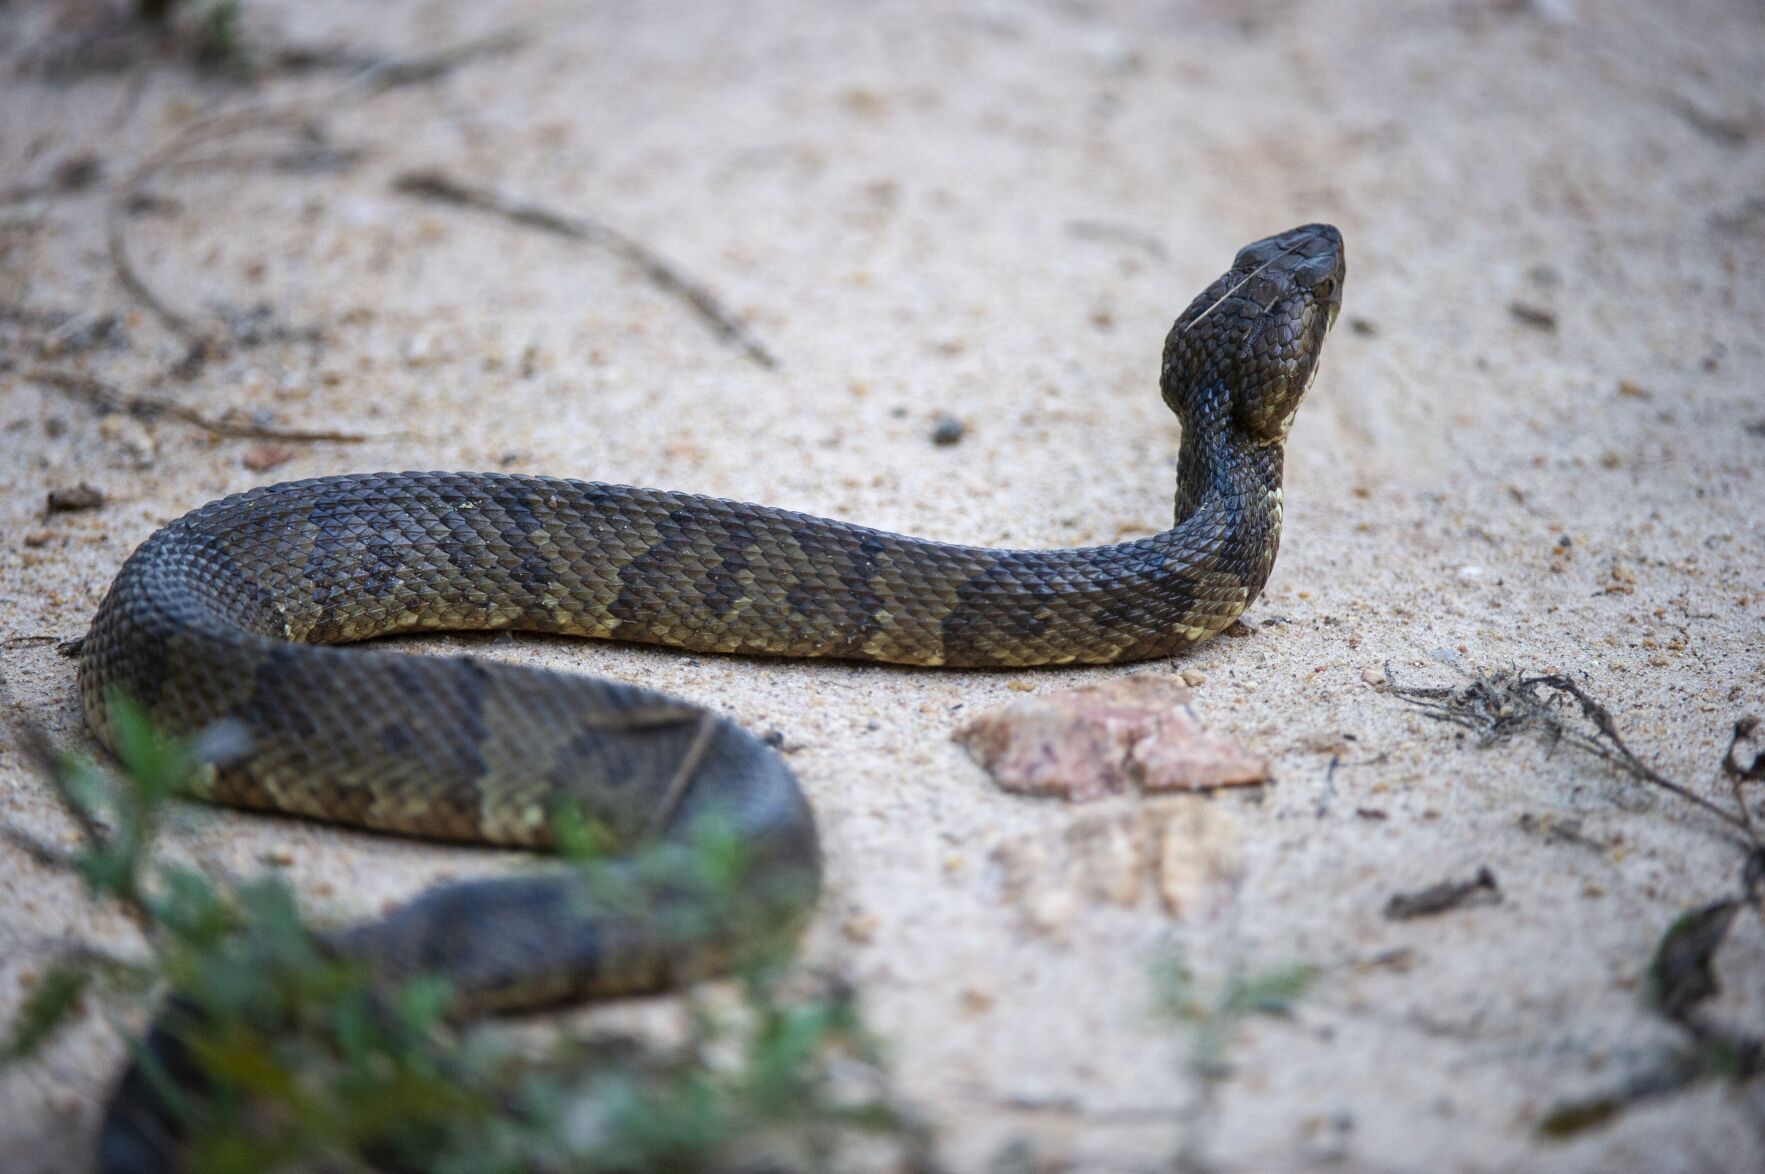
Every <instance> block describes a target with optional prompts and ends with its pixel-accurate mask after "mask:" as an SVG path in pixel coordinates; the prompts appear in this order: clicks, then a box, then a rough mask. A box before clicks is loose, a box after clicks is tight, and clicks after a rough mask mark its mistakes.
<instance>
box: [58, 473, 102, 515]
mask: <svg viewBox="0 0 1765 1174" xmlns="http://www.w3.org/2000/svg"><path fill="white" fill-rule="evenodd" d="M103 504H104V494H103V493H101V492H99V491H98V490H96V489H94V488H92V487H91V486H90V485H88V484H86V483H85V482H84V481H82V482H80V483H79V484H78V485H75V486H73V487H72V488H63V489H51V490H50V491H49V497H48V506H49V512H50V513H52V514H61V513H71V512H73V511H74V510H95V509H97V508H98V507H99V506H101V505H103Z"/></svg>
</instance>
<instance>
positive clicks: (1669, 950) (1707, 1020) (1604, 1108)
mask: <svg viewBox="0 0 1765 1174" xmlns="http://www.w3.org/2000/svg"><path fill="white" fill-rule="evenodd" d="M1762 900H1765V848H1754V849H1753V850H1752V851H1751V852H1750V853H1748V855H1747V859H1746V863H1745V864H1744V865H1743V866H1742V868H1741V886H1740V892H1739V893H1737V894H1736V895H1734V896H1730V897H1724V898H1722V899H1721V900H1718V901H1712V902H1710V903H1708V904H1706V905H1703V906H1701V907H1699V908H1697V909H1694V910H1692V911H1691V912H1690V913H1686V914H1683V915H1682V916H1680V917H1679V918H1678V920H1676V921H1674V923H1673V924H1672V925H1671V926H1669V927H1668V928H1667V932H1666V933H1665V934H1663V935H1662V936H1661V941H1660V944H1659V945H1657V946H1656V947H1655V956H1654V959H1653V961H1651V962H1650V964H1649V971H1648V998H1649V1003H1650V1005H1651V1006H1652V1007H1653V1008H1654V1009H1655V1010H1656V1011H1657V1012H1659V1013H1660V1014H1661V1015H1662V1016H1664V1017H1665V1018H1666V1019H1667V1020H1669V1021H1670V1022H1671V1023H1673V1024H1674V1026H1676V1027H1678V1028H1679V1029H1680V1030H1681V1031H1683V1032H1684V1033H1685V1037H1686V1042H1685V1044H1684V1045H1683V1046H1682V1047H1680V1048H1679V1049H1677V1050H1675V1051H1674V1052H1673V1053H1671V1054H1670V1055H1669V1056H1667V1057H1666V1058H1665V1059H1664V1060H1663V1061H1661V1062H1659V1063H1657V1064H1656V1065H1654V1066H1653V1067H1650V1068H1648V1069H1645V1070H1643V1071H1642V1072H1639V1073H1636V1074H1635V1075H1632V1076H1631V1077H1630V1078H1629V1079H1627V1080H1625V1081H1623V1082H1622V1083H1621V1084H1619V1085H1618V1086H1617V1087H1616V1088H1613V1089H1609V1090H1608V1091H1606V1092H1603V1093H1600V1094H1598V1095H1596V1096H1592V1097H1588V1098H1585V1099H1581V1100H1572V1101H1565V1102H1562V1103H1560V1104H1558V1105H1557V1106H1556V1107H1555V1108H1553V1109H1551V1110H1550V1112H1548V1113H1547V1114H1545V1116H1544V1118H1543V1119H1542V1120H1541V1121H1540V1122H1539V1123H1538V1131H1539V1133H1540V1134H1542V1135H1544V1136H1545V1137H1550V1138H1565V1137H1572V1136H1574V1135H1575V1134H1578V1133H1580V1132H1581V1131H1583V1130H1585V1129H1589V1128H1592V1127H1594V1126H1597V1125H1603V1124H1605V1123H1606V1122H1608V1121H1610V1120H1612V1119H1613V1118H1614V1117H1616V1116H1618V1114H1620V1113H1622V1112H1623V1111H1625V1110H1626V1109H1628V1108H1630V1107H1632V1106H1633V1105H1637V1104H1640V1103H1642V1102H1644V1101H1649V1100H1654V1099H1656V1098H1658V1097H1662V1096H1666V1095H1668V1094H1670V1093H1674V1092H1678V1091H1679V1090H1680V1089H1683V1088H1688V1087H1690V1086H1691V1085H1693V1084H1696V1083H1698V1082H1700V1081H1703V1080H1708V1079H1721V1080H1728V1081H1730V1082H1733V1083H1735V1084H1739V1083H1742V1082H1745V1081H1750V1080H1756V1079H1758V1078H1759V1077H1760V1076H1761V1075H1765V1036H1761V1035H1758V1034H1755V1032H1754V1031H1748V1030H1746V1029H1744V1028H1737V1027H1734V1026H1731V1025H1727V1024H1723V1023H1719V1022H1717V1021H1716V1020H1715V1019H1714V1018H1713V1017H1712V1016H1710V1015H1708V1014H1707V1013H1706V1012H1705V1011H1704V1009H1703V1004H1705V1003H1706V1002H1708V1001H1709V1000H1710V999H1711V998H1713V997H1714V996H1716V995H1717V994H1719V993H1720V991H1721V985H1720V983H1718V981H1717V979H1716V958H1717V954H1718V952H1719V951H1720V950H1721V949H1722V945H1723V943H1724V942H1726V941H1727V940H1728V933H1729V930H1730V929H1731V928H1732V927H1733V925H1734V922H1735V920H1736V918H1737V916H1738V915H1739V914H1740V912H1741V910H1742V909H1743V908H1745V907H1747V906H1748V905H1751V906H1752V907H1753V908H1754V909H1755V910H1759V909H1760V908H1761V902H1762Z"/></svg>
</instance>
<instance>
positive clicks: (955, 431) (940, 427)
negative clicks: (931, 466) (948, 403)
mask: <svg viewBox="0 0 1765 1174" xmlns="http://www.w3.org/2000/svg"><path fill="white" fill-rule="evenodd" d="M967 435H968V425H967V424H964V423H963V422H962V421H961V420H958V419H957V418H956V417H955V416H949V415H945V416H939V417H938V421H937V423H936V424H934V425H933V426H932V443H933V444H935V445H937V446H938V447H939V448H949V447H950V446H951V445H953V444H957V443H959V442H960V441H961V440H962V438H963V437H964V436H967Z"/></svg>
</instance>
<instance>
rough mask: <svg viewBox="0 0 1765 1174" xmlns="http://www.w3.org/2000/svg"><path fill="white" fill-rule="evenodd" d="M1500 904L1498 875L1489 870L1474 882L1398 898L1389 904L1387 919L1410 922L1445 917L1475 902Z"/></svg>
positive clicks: (1431, 888)
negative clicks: (1410, 920) (1421, 918)
mask: <svg viewBox="0 0 1765 1174" xmlns="http://www.w3.org/2000/svg"><path fill="white" fill-rule="evenodd" d="M1500 900H1501V886H1499V885H1497V884H1496V883H1495V874H1494V873H1493V872H1491V871H1489V869H1487V868H1479V869H1478V870H1477V875H1476V876H1474V877H1472V878H1471V879H1470V880H1462V881H1441V882H1440V883H1439V884H1434V885H1429V886H1428V887H1427V888H1425V889H1419V890H1417V891H1416V892H1413V893H1397V894H1394V895H1393V896H1392V898H1391V900H1389V901H1387V902H1385V916H1386V917H1389V918H1390V919H1391V920H1393V921H1407V920H1409V919H1410V918H1412V917H1431V916H1433V915H1434V914H1436V913H1445V912H1446V911H1447V910H1449V909H1457V908H1458V907H1459V906H1461V905H1465V904H1468V903H1471V902H1472V901H1476V902H1477V903H1478V904H1495V903H1496V902H1498V901H1500Z"/></svg>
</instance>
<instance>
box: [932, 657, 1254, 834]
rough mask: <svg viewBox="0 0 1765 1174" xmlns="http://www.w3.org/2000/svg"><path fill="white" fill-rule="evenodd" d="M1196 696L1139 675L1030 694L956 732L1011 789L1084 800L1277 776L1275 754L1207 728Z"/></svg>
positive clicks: (1176, 684)
mask: <svg viewBox="0 0 1765 1174" xmlns="http://www.w3.org/2000/svg"><path fill="white" fill-rule="evenodd" d="M1191 697H1192V694H1191V693H1190V692H1189V689H1188V688H1187V687H1186V686H1185V685H1184V684H1183V683H1182V681H1181V680H1180V679H1178V678H1176V677H1166V676H1160V675H1158V674H1155V673H1137V674H1135V675H1134V676H1130V677H1120V678H1117V679H1116V680H1113V681H1106V682H1103V683H1101V684H1097V685H1085V686H1081V687H1080V688H1077V689H1063V690H1061V691H1059V692H1057V693H1047V694H1043V695H1041V696H1038V697H1031V698H1027V699H1025V700H1023V701H1019V702H1017V703H1016V704H1013V705H1010V706H1007V707H1006V708H1004V709H1001V710H994V711H993V712H991V713H986V714H982V715H981V716H980V717H978V718H976V719H975V720H973V721H971V722H969V723H968V724H967V725H964V726H963V727H961V728H960V729H958V730H957V731H956V732H955V734H954V735H952V737H953V738H954V739H955V741H956V742H958V743H960V744H961V745H962V747H963V748H964V749H966V750H967V751H968V753H969V754H970V756H972V757H973V758H974V760H975V761H976V762H978V763H980V765H981V767H982V768H983V769H984V770H986V772H987V773H988V774H989V775H991V776H992V778H993V781H994V782H995V783H997V784H998V785H999V786H1000V787H1002V788H1004V789H1005V790H1007V791H1015V792H1018V793H1019V794H1025V795H1048V796H1057V797H1059V798H1063V799H1068V800H1072V801H1074V802H1084V801H1086V800H1091V799H1098V798H1101V797H1103V796H1105V795H1113V794H1119V793H1121V792H1124V791H1126V790H1128V789H1129V788H1130V787H1138V788H1140V789H1141V790H1144V791H1149V792H1160V791H1197V790H1207V789H1211V788H1215V787H1231V786H1242V785H1245V784H1250V783H1261V782H1265V781H1267V780H1268V778H1269V759H1268V756H1267V755H1266V754H1259V753H1256V752H1255V751H1252V750H1249V749H1247V748H1246V747H1244V746H1242V745H1240V744H1239V743H1238V742H1237V741H1235V740H1233V739H1231V738H1228V737H1225V736H1224V735H1221V734H1216V733H1212V732H1210V731H1209V730H1207V729H1206V728H1205V727H1203V725H1202V724H1201V718H1200V717H1199V716H1198V715H1197V714H1196V712H1195V710H1194V709H1193V708H1192V707H1191V706H1190V704H1189V702H1190V699H1191Z"/></svg>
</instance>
